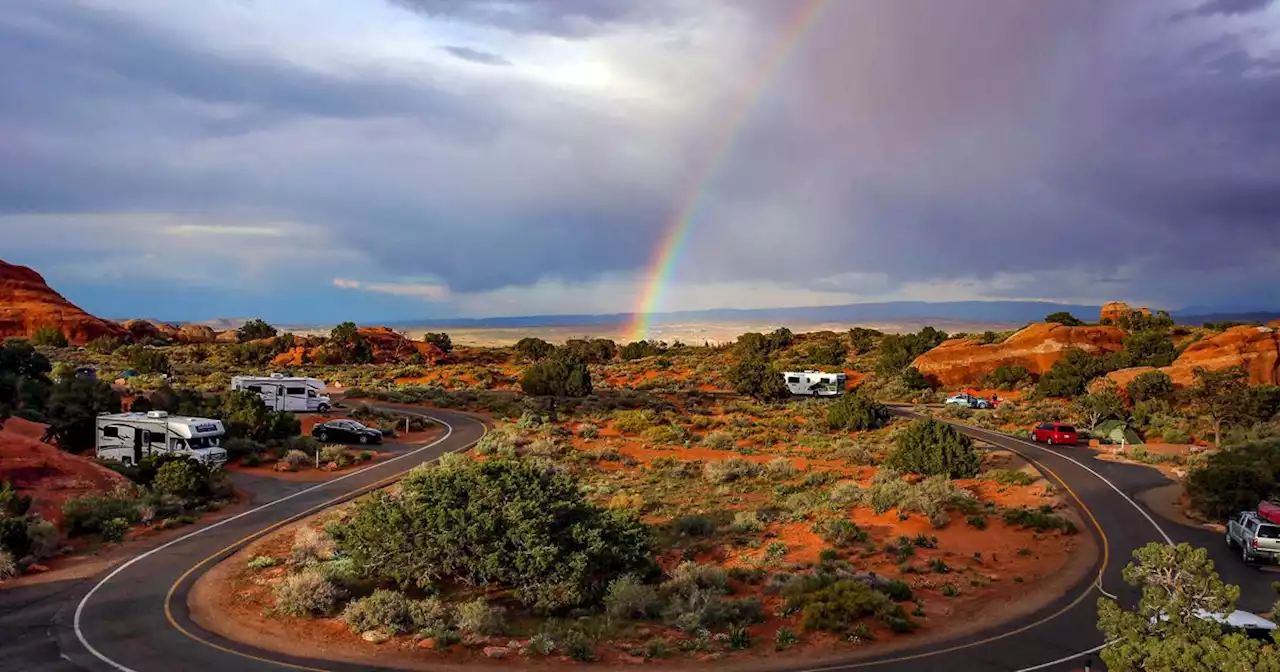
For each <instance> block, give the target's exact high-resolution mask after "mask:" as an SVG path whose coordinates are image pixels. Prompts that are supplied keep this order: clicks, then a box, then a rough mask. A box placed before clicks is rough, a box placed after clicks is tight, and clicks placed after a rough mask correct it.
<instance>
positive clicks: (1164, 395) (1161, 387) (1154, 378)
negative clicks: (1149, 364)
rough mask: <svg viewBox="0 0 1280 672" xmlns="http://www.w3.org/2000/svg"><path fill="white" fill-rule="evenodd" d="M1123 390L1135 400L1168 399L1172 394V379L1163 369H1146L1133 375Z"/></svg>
mask: <svg viewBox="0 0 1280 672" xmlns="http://www.w3.org/2000/svg"><path fill="white" fill-rule="evenodd" d="M1125 391H1126V392H1128V393H1129V399H1131V400H1133V401H1135V402H1141V401H1148V400H1153V399H1168V398H1169V397H1170V396H1172V395H1173V379H1172V378H1170V377H1169V374H1167V373H1165V372H1163V371H1147V372H1146V373H1140V374H1138V375H1137V376H1134V378H1133V380H1131V381H1129V384H1128V385H1127V386H1126V387H1125Z"/></svg>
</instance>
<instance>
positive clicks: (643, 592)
mask: <svg viewBox="0 0 1280 672" xmlns="http://www.w3.org/2000/svg"><path fill="white" fill-rule="evenodd" d="M660 606H661V601H660V600H659V599H658V592H657V590H656V589H654V587H653V586H649V585H645V583H644V582H642V581H641V580H640V579H638V578H636V576H635V575H634V574H624V575H622V576H620V577H618V578H616V579H614V580H613V581H610V582H609V588H608V590H606V591H605V595H604V607H605V612H606V613H608V614H609V615H610V616H612V617H614V618H650V617H652V616H654V615H655V614H656V613H657V612H658V609H659V607H660Z"/></svg>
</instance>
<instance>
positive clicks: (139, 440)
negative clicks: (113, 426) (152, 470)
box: [133, 427, 150, 464]
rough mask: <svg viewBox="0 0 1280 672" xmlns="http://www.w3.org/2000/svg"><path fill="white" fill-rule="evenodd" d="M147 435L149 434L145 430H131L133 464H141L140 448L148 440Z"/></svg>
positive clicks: (135, 428)
mask: <svg viewBox="0 0 1280 672" xmlns="http://www.w3.org/2000/svg"><path fill="white" fill-rule="evenodd" d="M149 434H150V432H148V431H146V430H142V429H138V428H137V427H134V428H133V463H134V464H141V463H142V446H143V443H144V442H145V441H147V440H149V438H150V437H149V436H148V435H149Z"/></svg>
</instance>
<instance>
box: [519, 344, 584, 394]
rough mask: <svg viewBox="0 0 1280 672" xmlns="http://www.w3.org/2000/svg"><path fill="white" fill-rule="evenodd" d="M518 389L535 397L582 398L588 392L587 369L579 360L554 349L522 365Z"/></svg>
mask: <svg viewBox="0 0 1280 672" xmlns="http://www.w3.org/2000/svg"><path fill="white" fill-rule="evenodd" d="M520 389H521V391H523V392H524V393H525V394H530V395H535V396H552V397H585V396H587V395H589V394H591V372H590V371H588V370H587V363H586V362H584V361H582V360H581V359H578V358H577V357H574V356H572V355H570V354H567V353H559V352H556V353H553V354H552V355H551V356H549V357H547V358H546V359H543V360H540V361H537V362H534V363H533V364H530V365H529V366H528V367H526V368H525V370H524V373H522V374H521V375H520Z"/></svg>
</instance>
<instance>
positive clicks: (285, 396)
mask: <svg viewBox="0 0 1280 672" xmlns="http://www.w3.org/2000/svg"><path fill="white" fill-rule="evenodd" d="M231 389H233V390H248V391H250V392H256V393H257V394H258V396H259V397H262V403H264V404H266V405H267V408H269V409H271V410H273V411H298V412H318V413H326V412H328V410H329V409H330V408H332V407H333V402H332V401H330V400H329V397H327V396H325V395H324V381H323V380H318V379H316V378H290V377H287V376H284V375H281V374H279V373H273V374H271V375H270V376H267V377H265V378H263V377H256V376H235V377H233V378H232V379H231Z"/></svg>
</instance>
